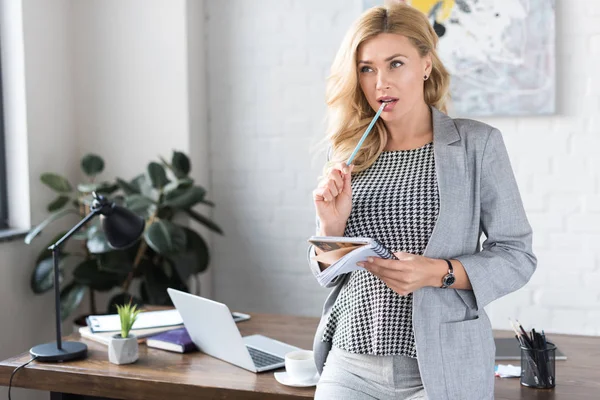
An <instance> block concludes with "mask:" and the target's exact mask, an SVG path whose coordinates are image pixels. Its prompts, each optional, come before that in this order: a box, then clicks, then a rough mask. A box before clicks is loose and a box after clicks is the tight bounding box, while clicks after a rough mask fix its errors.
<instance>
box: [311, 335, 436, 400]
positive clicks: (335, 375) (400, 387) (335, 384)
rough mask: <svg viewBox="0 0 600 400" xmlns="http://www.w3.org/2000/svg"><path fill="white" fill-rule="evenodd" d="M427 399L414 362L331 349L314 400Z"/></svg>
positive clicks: (405, 359)
mask: <svg viewBox="0 0 600 400" xmlns="http://www.w3.org/2000/svg"><path fill="white" fill-rule="evenodd" d="M336 399H343V400H362V399H394V400H417V399H419V400H421V399H424V400H426V399H427V396H426V395H425V389H424V388H423V382H422V381H421V375H420V373H419V365H418V362H417V360H416V359H414V358H410V357H405V356H402V355H394V356H374V355H368V354H353V353H350V352H347V351H345V350H342V349H340V348H338V347H335V346H334V347H332V348H331V351H330V352H329V354H328V356H327V360H326V362H325V366H324V367H323V373H322V374H321V379H320V380H319V383H318V384H317V390H316V392H315V400H336Z"/></svg>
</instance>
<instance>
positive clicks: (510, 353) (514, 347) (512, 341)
mask: <svg viewBox="0 0 600 400" xmlns="http://www.w3.org/2000/svg"><path fill="white" fill-rule="evenodd" d="M494 342H495V343H496V361H503V360H520V359H521V348H520V346H519V342H518V341H517V339H516V338H494ZM554 356H555V359H556V360H566V359H567V356H566V355H565V354H564V353H563V352H562V351H560V349H559V348H558V347H557V348H556V352H555V353H554Z"/></svg>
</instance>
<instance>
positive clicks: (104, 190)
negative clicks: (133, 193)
mask: <svg viewBox="0 0 600 400" xmlns="http://www.w3.org/2000/svg"><path fill="white" fill-rule="evenodd" d="M117 190H119V185H117V184H116V183H110V182H102V183H101V184H100V185H99V186H98V188H97V189H96V193H100V194H113V193H114V192H116V191H117Z"/></svg>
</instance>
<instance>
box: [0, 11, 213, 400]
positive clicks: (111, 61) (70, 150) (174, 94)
mask: <svg viewBox="0 0 600 400" xmlns="http://www.w3.org/2000/svg"><path fill="white" fill-rule="evenodd" d="M0 4H1V7H2V8H1V10H0V11H1V15H2V21H1V22H2V58H3V62H4V64H3V67H4V68H3V81H4V83H5V86H4V89H5V91H4V95H5V97H4V100H5V114H6V122H7V125H6V127H7V136H8V138H7V149H8V153H9V157H8V167H9V171H8V174H9V176H10V182H9V186H10V193H11V201H12V202H11V218H12V220H11V222H12V223H13V224H14V226H17V227H27V226H28V225H29V224H30V223H31V224H37V223H39V222H41V220H42V219H43V218H45V216H46V215H47V213H46V211H45V206H46V204H47V203H49V202H50V201H51V200H52V199H53V193H52V192H51V191H50V190H49V189H47V188H45V187H44V186H43V185H42V184H41V183H40V182H39V175H40V174H41V173H43V172H46V171H49V170H52V171H55V172H58V173H61V174H63V175H65V176H67V177H68V178H70V180H71V182H78V181H79V180H81V179H82V176H81V175H82V174H81V172H80V169H79V161H80V159H81V157H82V156H83V155H84V154H86V153H88V152H94V153H98V154H100V155H102V156H103V157H104V159H105V161H106V169H105V172H104V173H103V177H105V178H106V179H112V178H113V177H115V176H120V177H123V178H132V177H133V176H134V175H135V174H138V173H140V172H143V171H144V170H145V167H146V165H147V163H148V162H149V161H151V160H156V159H157V157H158V156H159V155H162V156H165V157H167V158H168V157H170V155H171V153H172V150H174V149H176V150H180V151H184V152H186V153H188V154H189V155H190V158H191V160H192V163H193V165H192V176H193V177H194V178H195V179H196V181H197V182H198V183H199V184H201V185H203V186H204V187H206V188H207V189H208V190H209V194H210V186H209V176H208V157H207V145H206V142H207V140H208V139H207V126H206V118H207V116H206V111H205V110H206V89H205V85H206V83H205V81H206V69H205V68H204V65H205V60H204V57H205V49H204V42H205V40H204V31H205V26H204V23H205V21H204V3H203V1H196V0H194V1H187V0H177V1H169V2H165V1H159V0H153V1H147V0H146V1H141V0H138V1H129V2H119V1H106V0H102V1H100V0H97V1H86V2H83V1H75V0H59V1H55V2H52V3H51V4H50V3H49V2H46V1H45V0H22V1H12V0H10V1H9V0H2V2H1V3H0ZM21 5H22V7H21ZM21 25H22V26H21ZM16 194H18V195H16ZM199 211H201V212H203V213H204V214H207V215H210V210H202V209H199ZM69 222H70V223H71V225H72V224H73V223H74V222H75V221H74V220H72V221H64V223H63V226H62V227H66V226H68V225H69ZM59 228H60V227H59V226H53V228H52V229H48V230H47V232H45V233H44V234H43V236H42V238H40V239H39V240H37V241H36V242H34V244H33V245H31V246H26V245H25V244H23V243H22V242H21V241H20V240H17V241H12V242H8V243H0V265H2V269H1V270H0V302H1V303H2V304H3V305H4V307H3V308H2V311H0V319H2V320H5V321H6V320H13V321H16V322H17V323H13V324H9V325H8V326H6V329H4V330H3V332H2V334H1V335H0V358H2V359H4V358H7V357H9V356H12V355H14V354H15V353H16V352H22V351H27V350H28V349H29V348H30V347H31V346H33V345H35V344H39V343H44V342H49V341H52V340H53V339H54V311H53V310H54V307H53V304H54V303H53V297H52V293H47V294H45V295H42V296H35V295H33V293H32V292H31V289H30V286H29V279H30V275H31V270H32V268H33V266H34V261H35V258H36V256H37V254H38V252H39V251H40V250H41V249H42V247H43V245H44V244H46V242H47V241H48V240H49V239H50V237H51V236H52V232H57V231H58V229H59ZM196 228H198V227H196ZM199 229H200V230H201V231H202V229H201V228H199ZM201 233H204V234H205V237H208V241H209V242H210V235H209V234H208V233H207V232H206V231H202V232H201ZM201 288H202V294H204V295H209V296H210V295H211V285H210V274H209V273H208V274H203V275H202V276H201ZM192 290H197V288H195V287H193V286H192ZM107 298H108V295H103V296H99V299H98V308H99V309H100V310H101V308H102V307H104V306H105V300H106V299H107ZM88 307H89V306H88V299H87V298H86V299H84V302H83V304H82V306H81V307H80V310H79V312H86V311H87V310H88ZM69 328H70V324H69V323H67V324H65V326H64V328H63V331H64V332H65V333H69ZM13 394H14V395H15V396H16V397H19V398H22V399H25V398H27V399H30V400H32V399H38V398H40V399H41V398H44V399H45V398H47V396H48V394H47V393H43V392H37V391H24V390H19V389H16V390H14V391H13ZM2 396H6V390H5V389H4V388H0V397H2Z"/></svg>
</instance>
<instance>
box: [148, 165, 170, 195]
mask: <svg viewBox="0 0 600 400" xmlns="http://www.w3.org/2000/svg"><path fill="white" fill-rule="evenodd" d="M148 176H149V177H150V182H151V183H152V187H153V188H155V189H162V188H163V187H165V185H166V184H167V183H169V179H168V178H167V172H166V171H165V168H164V167H163V166H162V165H160V164H159V163H157V162H151V163H150V164H148Z"/></svg>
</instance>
